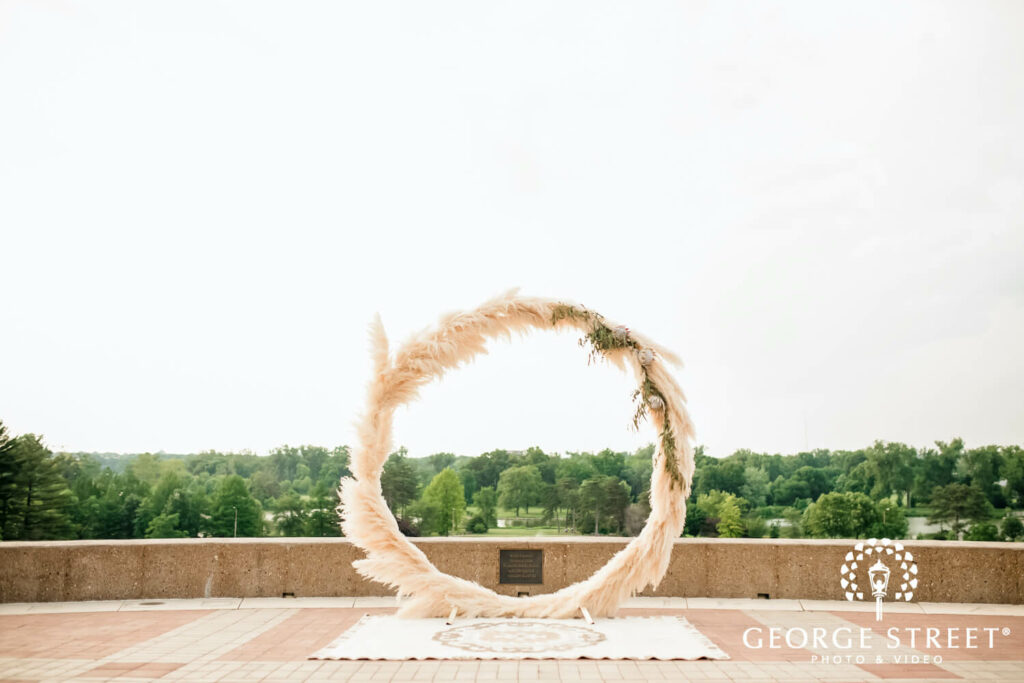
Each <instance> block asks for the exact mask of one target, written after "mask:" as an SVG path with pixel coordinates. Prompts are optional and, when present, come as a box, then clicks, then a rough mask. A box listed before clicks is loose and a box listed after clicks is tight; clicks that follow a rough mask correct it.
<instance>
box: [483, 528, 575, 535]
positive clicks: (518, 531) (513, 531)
mask: <svg viewBox="0 0 1024 683" xmlns="http://www.w3.org/2000/svg"><path fill="white" fill-rule="evenodd" d="M566 534H567V532H565V531H559V530H558V529H556V528H555V527H553V526H551V527H548V526H543V527H533V528H532V529H527V528H526V527H522V526H520V527H512V528H510V529H488V530H487V534H486V535H487V536H564V535H566Z"/></svg>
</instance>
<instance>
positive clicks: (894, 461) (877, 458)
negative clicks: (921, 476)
mask: <svg viewBox="0 0 1024 683" xmlns="http://www.w3.org/2000/svg"><path fill="white" fill-rule="evenodd" d="M864 454H865V455H866V456H867V461H866V467H867V470H868V472H869V473H870V474H871V475H872V476H873V478H874V481H875V485H874V486H873V487H872V490H871V495H872V496H874V497H875V498H876V499H878V498H884V497H886V496H889V495H892V494H894V493H898V494H901V495H905V496H906V502H907V504H908V505H909V504H910V489H911V487H912V485H913V483H914V471H913V469H912V465H913V464H914V461H915V460H916V459H917V451H916V450H914V449H913V448H911V447H910V446H907V445H906V444H902V443H896V442H894V441H889V442H884V441H876V442H875V443H874V444H873V445H872V446H871V447H870V448H868V449H866V450H865V451H864Z"/></svg>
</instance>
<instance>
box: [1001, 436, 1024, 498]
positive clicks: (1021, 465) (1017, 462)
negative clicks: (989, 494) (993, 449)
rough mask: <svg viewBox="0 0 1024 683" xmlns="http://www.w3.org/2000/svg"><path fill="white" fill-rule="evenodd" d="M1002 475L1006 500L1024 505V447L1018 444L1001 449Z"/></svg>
mask: <svg viewBox="0 0 1024 683" xmlns="http://www.w3.org/2000/svg"><path fill="white" fill-rule="evenodd" d="M1002 475H1003V479H1005V480H1006V499H1007V502H1009V503H1011V504H1013V505H1014V506H1016V507H1018V508H1022V507H1024V449H1021V448H1020V446H1007V447H1006V448H1004V449H1003V467H1002Z"/></svg>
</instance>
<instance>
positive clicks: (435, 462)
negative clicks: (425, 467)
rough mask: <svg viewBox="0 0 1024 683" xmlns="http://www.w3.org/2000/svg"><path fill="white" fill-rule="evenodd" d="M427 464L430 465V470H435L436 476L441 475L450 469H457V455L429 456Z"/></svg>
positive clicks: (438, 454) (440, 454) (437, 454)
mask: <svg viewBox="0 0 1024 683" xmlns="http://www.w3.org/2000/svg"><path fill="white" fill-rule="evenodd" d="M427 462H429V463H430V468H431V469H432V470H434V474H439V473H441V472H443V471H444V470H445V469H447V468H449V467H451V468H452V469H454V468H455V454H454V453H434V454H433V455H428V456H427Z"/></svg>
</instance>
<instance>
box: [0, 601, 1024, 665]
mask: <svg viewBox="0 0 1024 683" xmlns="http://www.w3.org/2000/svg"><path fill="white" fill-rule="evenodd" d="M394 604H395V603H394V600H393V599H391V598H310V599H277V598H268V599H245V600H239V599H216V600H167V601H123V602H122V601H113V602H90V603H31V604H8V605H0V681H26V680H31V681H41V680H46V681H67V680H75V681H88V682H92V683H96V682H97V681H101V680H117V681H120V682H128V681H156V680H159V681H172V680H189V681H301V680H340V681H452V680H457V681H463V680H464V681H494V680H529V681H533V680H546V681H559V680H561V681H581V680H584V681H651V680H659V681H660V680H668V681H685V680H719V681H729V680H736V681H740V680H742V681H746V682H748V683H753V682H754V681H772V680H776V681H786V682H787V683H791V682H792V683H796V682H799V681H817V680H821V681H863V680H887V681H899V680H913V681H915V683H918V682H920V681H925V680H941V681H949V680H957V679H960V680H971V681H974V680H1003V681H1021V682H1024V606H1019V605H1017V606H1014V605H936V604H932V605H929V604H910V605H905V604H904V605H895V604H887V605H886V607H887V611H886V615H885V621H884V622H882V625H881V626H878V625H876V622H875V618H874V613H873V612H872V611H870V610H871V606H870V605H864V604H850V603H843V602H823V601H795V600H771V601H766V600H714V599H682V598H679V599H655V598H649V599H645V598H638V599H636V600H633V601H631V602H630V603H629V605H628V607H627V608H626V609H624V610H623V611H622V615H623V616H633V615H652V614H680V615H683V616H685V617H686V618H687V619H689V620H690V621H691V622H692V623H693V624H694V625H695V626H696V627H697V628H699V629H700V630H701V631H702V632H703V633H704V634H705V635H707V636H708V637H709V638H711V639H712V640H713V641H715V642H716V643H717V644H718V645H719V647H721V648H722V649H723V650H724V651H725V652H726V653H727V654H729V656H730V657H731V659H730V660H728V661H714V662H711V661H698V662H651V661H588V660H563V661H522V662H516V661H490V662H488V661H479V662H475V661H474V662H454V661H423V662H416V661H408V662H369V661H360V662H334V661H326V662H325V661H309V660H307V659H306V658H307V657H308V656H309V655H310V654H311V653H313V652H314V651H316V650H317V649H319V648H321V647H323V646H325V645H327V644H328V643H330V642H331V641H332V640H334V639H335V638H337V636H338V635H339V634H340V633H341V632H343V631H344V630H345V629H347V628H348V627H350V626H351V625H352V624H353V623H355V622H356V621H357V620H358V619H359V618H360V617H361V616H362V615H363V614H367V613H378V614H386V613H390V612H392V611H393V610H394ZM860 627H868V628H872V629H873V633H874V634H873V635H870V636H869V637H868V638H866V640H865V643H864V645H865V646H866V649H859V648H860V644H859V643H857V645H856V648H857V649H846V650H839V649H836V648H835V647H834V646H833V645H830V644H829V643H827V642H825V643H822V642H820V641H819V642H818V643H814V642H813V640H812V642H809V643H807V644H803V643H801V642H799V640H800V638H801V635H800V634H801V633H803V632H806V633H808V634H810V636H811V638H812V639H813V635H814V629H815V628H817V629H819V633H822V634H831V633H835V632H838V633H840V634H847V633H860ZM772 628H775V631H774V632H775V633H777V634H781V636H783V640H782V642H779V643H778V645H779V646H778V647H769V635H770V634H771V633H772V632H773V631H772V630H771V629H772ZM890 628H892V629H897V631H896V632H895V633H896V635H897V636H899V637H900V639H901V643H900V646H899V647H897V648H890V647H888V645H889V644H891V641H887V640H886V639H885V636H886V633H887V629H890ZM929 628H931V629H936V630H935V631H933V632H929V631H928V629H929ZM757 629H760V630H757ZM845 629H849V630H845ZM744 633H746V634H747V642H746V643H745V642H744ZM786 633H789V634H790V636H791V639H792V638H795V639H796V640H795V641H794V640H791V642H790V644H791V645H794V647H787V646H786V643H785V641H784V635H785V634H786ZM972 633H973V634H974V637H973V638H972V637H971V634H972ZM911 634H913V635H914V636H915V642H914V646H913V647H911V646H910V642H909V641H910V635H911ZM758 635H760V636H762V638H763V640H764V644H763V645H762V647H760V648H756V647H752V646H753V645H756V643H757V636H758ZM929 636H931V639H930V640H929ZM826 637H828V636H826ZM989 638H991V647H989ZM972 644H973V647H968V646H969V645H972ZM858 655H860V656H861V657H863V659H858ZM836 658H838V659H836ZM936 658H938V659H936ZM823 659H827V660H829V661H824V662H823V661H822V660H823Z"/></svg>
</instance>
